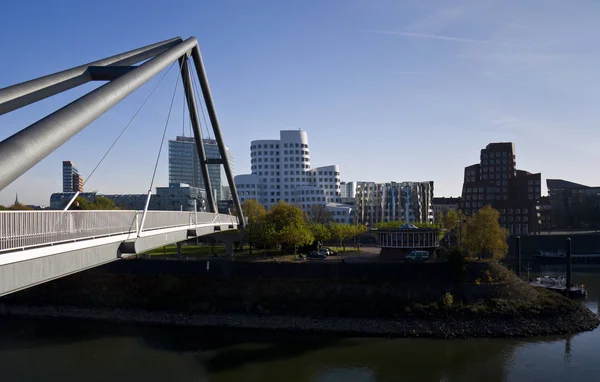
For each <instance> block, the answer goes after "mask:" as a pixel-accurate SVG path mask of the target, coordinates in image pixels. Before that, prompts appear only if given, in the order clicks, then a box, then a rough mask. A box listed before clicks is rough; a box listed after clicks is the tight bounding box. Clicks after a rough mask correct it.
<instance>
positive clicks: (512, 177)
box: [460, 142, 541, 235]
mask: <svg viewBox="0 0 600 382" xmlns="http://www.w3.org/2000/svg"><path fill="white" fill-rule="evenodd" d="M540 187H541V174H539V173H537V174H532V173H529V172H527V171H523V170H518V169H517V168H516V155H515V145H514V143H511V142H501V143H490V144H489V145H487V146H486V147H485V149H482V150H481V155H480V162H479V163H477V164H474V165H471V166H468V167H465V174H464V183H463V189H462V200H461V203H460V207H461V210H462V211H463V212H464V213H465V214H466V215H471V214H473V213H475V212H477V211H478V210H479V209H480V208H482V207H484V206H486V205H491V206H492V207H494V208H495V209H497V210H498V211H499V212H500V224H501V225H502V226H503V227H505V228H507V229H508V231H509V232H510V233H511V234H515V235H526V234H532V233H538V232H539V231H540V224H539V216H538V212H537V210H536V205H537V203H538V200H539V199H540V197H541V189H540Z"/></svg>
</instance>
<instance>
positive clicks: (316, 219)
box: [309, 204, 332, 224]
mask: <svg viewBox="0 0 600 382" xmlns="http://www.w3.org/2000/svg"><path fill="white" fill-rule="evenodd" d="M309 216H310V221H311V222H313V223H320V224H327V223H330V222H331V220H332V219H331V211H329V210H328V209H327V207H325V206H324V205H322V204H313V205H311V206H310V215H309Z"/></svg>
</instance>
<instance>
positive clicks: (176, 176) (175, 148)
mask: <svg viewBox="0 0 600 382" xmlns="http://www.w3.org/2000/svg"><path fill="white" fill-rule="evenodd" d="M204 149H205V152H206V158H207V159H220V158H221V154H220V153H219V146H217V141H216V140H214V139H204ZM225 150H226V151H227V157H228V159H229V167H230V168H231V171H232V172H233V171H234V162H233V155H232V154H231V151H229V148H227V147H226V148H225ZM208 173H209V175H208V176H209V177H210V182H211V185H212V189H213V190H212V192H213V196H214V197H215V201H217V202H218V201H219V200H229V199H231V191H230V188H229V185H228V184H227V177H226V175H225V168H224V167H223V166H222V165H220V164H209V165H208ZM169 183H175V184H181V183H184V184H188V185H190V186H192V187H196V188H201V189H206V187H205V185H204V179H203V178H202V170H201V168H200V158H199V157H198V152H197V150H196V143H195V141H194V138H193V137H181V136H178V137H176V138H175V140H169Z"/></svg>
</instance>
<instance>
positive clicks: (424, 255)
mask: <svg viewBox="0 0 600 382" xmlns="http://www.w3.org/2000/svg"><path fill="white" fill-rule="evenodd" d="M406 260H423V261H425V260H429V252H427V251H412V252H411V253H409V254H408V255H406Z"/></svg>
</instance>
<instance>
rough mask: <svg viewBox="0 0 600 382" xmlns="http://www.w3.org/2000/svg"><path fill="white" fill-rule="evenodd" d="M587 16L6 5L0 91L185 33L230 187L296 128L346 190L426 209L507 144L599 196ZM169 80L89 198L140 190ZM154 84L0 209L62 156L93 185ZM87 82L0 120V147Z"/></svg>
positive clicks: (175, 118) (252, 5)
mask: <svg viewBox="0 0 600 382" xmlns="http://www.w3.org/2000/svg"><path fill="white" fill-rule="evenodd" d="M598 15H600V3H598V2H597V1H591V0H589V1H585V0H572V1H564V0H532V1H527V2H524V1H520V0H504V1H485V0H467V1H447V0H439V1H433V0H432V1H430V0H418V1H417V0H414V1H400V0H345V1H344V0H318V1H317V0H315V1H312V0H311V1H308V0H302V1H300V0H298V1H296V0H289V1H279V0H272V1H260V0H256V1H241V0H239V1H230V0H224V1H218V2H216V1H198V0H196V1H174V2H167V1H156V0H150V1H144V2H141V1H136V2H134V1H125V0H121V1H118V2H117V1H104V2H102V5H100V3H94V4H91V3H90V4H87V3H86V2H81V1H70V0H69V1H67V0H63V1H60V2H59V1H56V2H49V1H21V2H7V3H6V4H3V10H2V12H1V13H0V35H1V36H2V38H1V39H0V51H1V52H2V60H0V87H5V86H8V85H11V84H14V83H18V82H21V81H25V80H29V79H32V78H35V77H38V76H42V75H45V74H49V73H52V72H55V71H59V70H63V69H67V68H69V67H73V66H76V65H79V64H82V63H85V62H90V61H94V60H96V59H100V58H103V57H106V56H110V55H113V54H116V53H119V52H122V51H125V50H129V49H134V48H137V47H139V46H143V45H147V44H150V43H153V42H156V41H160V40H164V39H167V38H170V37H174V36H182V37H184V38H185V37H188V36H196V37H197V38H198V40H199V42H200V48H201V50H202V53H203V56H204V61H205V65H206V69H207V72H208V77H209V80H210V83H211V87H212V91H213V97H214V99H215V104H216V107H217V113H218V115H219V119H220V122H221V125H222V126H221V127H222V130H223V136H224V139H225V142H226V144H227V145H228V146H229V147H230V149H231V150H232V152H233V153H234V156H235V169H236V173H238V174H239V173H244V172H248V170H249V165H250V163H249V162H250V161H249V145H250V141H251V140H253V139H265V138H277V137H278V134H279V130H281V129H298V128H301V129H303V130H306V131H307V132H308V137H309V143H310V145H311V156H312V164H313V166H321V165H328V164H339V165H340V168H341V174H342V179H344V180H370V181H389V180H396V181H403V180H433V181H435V194H436V196H451V195H458V194H459V193H460V190H461V186H462V175H463V169H464V167H465V166H467V165H470V164H472V163H475V162H477V161H478V158H479V150H480V149H481V148H483V147H485V145H486V144H487V143H489V142H496V141H513V142H515V144H516V150H517V166H518V167H519V168H522V169H524V170H528V171H531V172H541V173H542V177H543V178H544V179H545V178H565V179H568V180H571V181H575V182H581V183H585V184H590V185H598V184H600V179H599V175H598V171H597V170H596V164H597V163H598V162H599V160H600V151H599V150H598V148H597V146H598V142H599V138H600V130H599V129H598V128H597V127H598V121H599V119H600V109H599V108H598V107H597V104H598V101H599V100H600V76H599V75H598V73H597V72H598V69H597V68H599V67H600V48H599V47H598V44H597V38H598V37H599V36H600V23H598ZM176 80H177V73H176V71H175V70H172V71H171V72H170V73H169V74H168V75H167V77H166V78H165V80H164V81H163V83H162V84H161V85H160V87H159V88H158V90H157V92H156V93H155V95H154V96H153V97H152V98H151V99H150V101H149V102H148V104H147V105H146V107H144V109H143V110H142V112H141V113H140V115H139V116H138V117H137V118H136V120H135V121H134V123H133V124H132V126H131V127H130V128H129V130H128V131H127V133H126V134H125V135H124V136H123V138H122V140H121V141H120V142H119V143H118V144H117V146H116V147H115V149H114V150H113V152H111V154H110V155H109V157H108V158H107V159H106V160H105V162H104V163H103V164H102V166H101V167H100V168H99V170H98V171H97V172H96V173H95V174H94V175H93V177H92V178H91V179H90V180H89V182H88V184H87V185H86V189H87V190H99V191H100V192H103V193H144V192H146V191H147V190H148V187H149V185H150V179H151V176H152V170H153V167H154V161H155V160H156V155H157V152H158V147H159V145H160V139H161V135H162V129H163V127H164V124H165V121H166V116H167V113H168V109H169V103H170V98H171V94H172V92H173V88H174V86H175V82H176ZM156 81H158V78H155V79H153V80H151V81H150V82H149V83H147V84H146V85H145V86H143V87H142V88H140V89H139V90H137V91H136V92H135V93H133V94H132V95H131V96H129V97H128V98H127V99H126V100H124V101H123V102H122V103H120V104H119V105H118V106H117V107H115V108H113V109H112V110H110V111H108V112H107V113H106V114H104V115H103V116H102V117H100V118H99V119H98V120H97V121H95V122H94V123H93V124H92V125H90V126H89V127H87V128H86V129H84V130H83V131H82V132H80V133H79V134H78V135H76V136H75V137H74V138H73V139H71V140H70V141H69V142H67V143H66V144H64V145H63V146H61V147H60V148H59V149H58V150H56V151H55V152H54V153H53V154H51V155H50V156H48V157H47V158H46V159H45V160H43V161H42V162H40V163H39V164H38V165H36V166H35V167H34V168H33V169H31V170H30V171H29V172H27V173H26V174H24V175H23V176H21V177H20V178H19V179H18V180H16V181H15V182H13V183H12V184H11V185H10V186H8V187H7V188H5V189H4V190H2V191H0V204H11V203H12V202H13V201H14V197H15V193H17V192H18V194H19V199H20V200H21V201H23V202H26V203H35V204H42V205H47V204H48V203H49V196H50V194H51V193H52V192H58V191H60V190H61V188H62V186H61V161H62V160H72V161H73V162H75V164H76V165H77V166H78V168H79V170H80V172H81V173H82V175H83V176H84V177H87V175H88V174H89V173H90V171H91V170H92V169H93V167H94V166H95V165H96V163H97V162H98V160H99V159H100V158H101V157H102V156H103V155H104V153H105V152H106V150H107V149H108V147H109V146H110V144H111V143H112V141H113V140H114V138H115V137H116V136H117V135H118V134H119V132H120V130H121V129H122V128H123V127H124V126H125V124H127V122H128V121H129V119H130V118H131V116H132V115H133V114H134V113H135V111H136V110H137V108H138V107H139V105H140V104H141V102H142V101H143V99H144V98H145V97H146V96H147V95H148V94H149V92H150V91H151V90H152V88H153V87H154V86H155V84H156ZM96 86H98V84H88V85H86V86H83V87H81V88H78V89H74V90H71V91H69V92H67V93H64V94H62V95H59V96H55V97H52V98H50V99H46V100H44V101H42V102H39V103H37V104H34V105H31V106H29V107H27V108H25V109H22V110H18V111H14V112H11V113H9V114H5V115H3V116H0V139H4V138H6V137H8V136H10V135H12V134H13V133H15V132H17V131H18V130H20V129H22V128H23V127H25V126H28V125H29V124H31V123H33V122H35V121H36V120H38V119H40V118H42V117H44V116H45V115H47V114H48V113H50V112H52V111H54V110H56V109H57V108H59V107H61V106H63V105H65V104H67V103H68V102H70V101H72V100H73V99H75V98H77V97H78V96H80V95H82V94H84V92H86V91H89V90H90V89H93V88H94V87H96ZM182 97H183V94H182V93H181V87H179V89H178V93H177V96H176V99H175V105H174V108H173V113H172V116H171V122H170V124H169V127H168V132H167V137H169V138H173V137H174V136H175V135H177V134H181V131H182V128H183V125H182V121H183V110H182V107H183V105H182V101H183V98H182ZM186 130H187V127H186ZM188 131H189V130H188ZM167 156H168V152H167V150H166V145H165V149H164V150H163V153H162V157H161V161H160V165H159V170H158V174H157V181H156V182H155V185H154V186H157V185H158V186H161V185H166V184H167V182H168V171H167Z"/></svg>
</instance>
